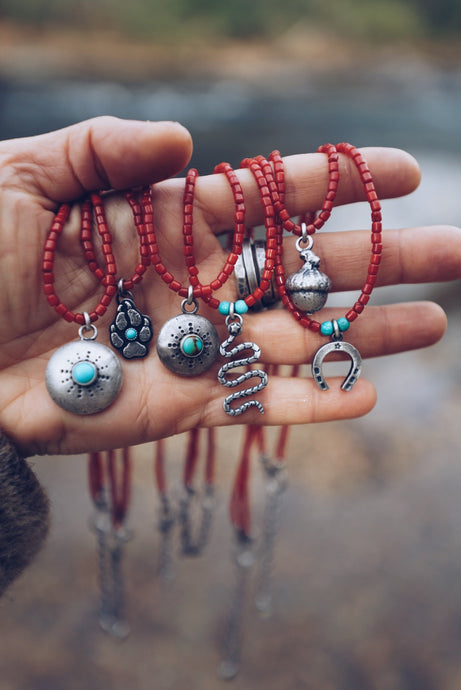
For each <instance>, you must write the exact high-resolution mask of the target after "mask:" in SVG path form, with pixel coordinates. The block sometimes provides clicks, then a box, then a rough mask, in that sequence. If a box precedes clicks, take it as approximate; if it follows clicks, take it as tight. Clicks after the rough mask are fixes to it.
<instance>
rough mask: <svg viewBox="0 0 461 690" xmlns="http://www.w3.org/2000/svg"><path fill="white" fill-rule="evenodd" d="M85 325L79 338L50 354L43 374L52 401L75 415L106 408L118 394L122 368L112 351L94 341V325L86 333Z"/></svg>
mask: <svg viewBox="0 0 461 690" xmlns="http://www.w3.org/2000/svg"><path fill="white" fill-rule="evenodd" d="M88 330H89V328H88V326H82V327H81V328H80V330H79V335H80V340H77V341H73V342H71V343H68V344H67V345H63V346H62V347H60V348H59V349H58V350H56V352H55V353H54V354H53V355H52V356H51V358H50V360H49V362H48V365H47V368H46V374H45V383H46V387H47V389H48V393H49V394H50V396H51V397H52V398H53V400H54V401H55V403H56V404H57V405H59V407H62V408H63V409H64V410H67V411H68V412H73V413H74V414H85V415H86V414H95V413H96V412H101V411H102V410H105V409H106V407H109V405H111V404H112V403H113V402H114V400H115V398H116V397H117V395H118V392H119V390H120V387H121V385H122V368H121V366H120V362H119V360H118V358H117V356H116V355H115V354H114V353H113V352H112V350H111V349H110V348H108V347H106V346H105V345H102V344H101V343H96V342H95V338H96V335H97V330H96V328H95V327H94V326H93V325H91V330H92V334H91V335H90V336H85V335H84V334H85V332H87V331H88Z"/></svg>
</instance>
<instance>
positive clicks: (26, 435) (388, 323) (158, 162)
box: [0, 118, 461, 454]
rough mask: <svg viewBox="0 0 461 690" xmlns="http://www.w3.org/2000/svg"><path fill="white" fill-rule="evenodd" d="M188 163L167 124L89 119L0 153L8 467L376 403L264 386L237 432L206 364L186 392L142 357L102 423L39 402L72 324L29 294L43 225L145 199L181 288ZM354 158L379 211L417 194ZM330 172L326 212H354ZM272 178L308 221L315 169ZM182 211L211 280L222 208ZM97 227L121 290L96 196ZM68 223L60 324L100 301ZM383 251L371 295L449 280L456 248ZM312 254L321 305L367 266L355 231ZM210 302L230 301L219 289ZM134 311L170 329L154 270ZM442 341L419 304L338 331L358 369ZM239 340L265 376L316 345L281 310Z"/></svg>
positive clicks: (252, 209) (344, 413)
mask: <svg viewBox="0 0 461 690" xmlns="http://www.w3.org/2000/svg"><path fill="white" fill-rule="evenodd" d="M190 152H191V142H190V137H189V135H188V133H187V132H186V130H184V129H183V128H182V127H181V126H179V125H177V124H174V123H141V122H128V121H122V120H116V119H114V118H97V119H95V120H92V121H88V122H84V123H80V124H78V125H75V126H72V127H69V128H67V129H65V130H60V131H59V132H54V133H51V134H47V135H43V136H40V137H34V138H30V139H21V140H16V141H6V142H2V143H0V247H1V255H0V262H1V266H0V280H1V282H2V285H1V295H2V299H1V301H0V323H1V324H2V325H1V327H0V427H1V428H2V429H3V430H4V431H6V433H7V434H8V435H9V436H10V437H11V438H12V439H13V440H14V441H15V442H16V443H17V444H18V446H19V447H20V448H21V449H22V450H23V452H25V453H27V454H31V453H36V452H40V453H58V452H59V453H72V452H83V451H86V450H97V449H103V448H110V447H119V446H123V445H128V444H130V445H131V444H136V443H141V442H145V441H150V440H153V439H156V438H160V437H164V436H168V435H171V434H174V433H178V432H181V431H185V430H186V429H189V428H191V427H193V426H199V425H201V426H213V425H224V424H231V423H236V422H237V423H238V422H240V423H241V422H242V421H245V422H253V421H257V422H261V423H265V424H279V423H291V424H295V423H305V422H310V421H326V420H329V419H339V418H344V417H352V416H357V415H361V414H365V413H366V412H368V411H369V410H370V409H371V408H372V406H373V404H374V401H375V392H374V389H373V387H372V385H371V384H370V383H368V382H367V381H366V380H364V379H361V380H359V382H358V383H357V385H356V386H355V387H354V389H353V390H352V391H351V392H350V393H344V392H343V391H341V390H340V389H339V385H334V384H333V385H332V386H331V389H330V391H328V392H327V393H325V392H320V391H319V390H318V389H317V388H316V387H315V385H314V384H313V382H312V380H311V379H310V378H304V377H302V378H299V379H296V380H290V379H286V378H283V377H281V376H273V377H271V379H270V384H269V386H268V387H267V388H266V389H265V390H264V391H263V392H261V393H260V394H259V396H258V398H259V399H260V400H261V402H262V403H263V404H264V407H265V414H264V416H261V415H260V414H259V413H258V412H257V411H256V410H254V409H252V410H249V411H248V412H246V413H245V418H244V419H242V418H237V419H233V418H230V417H228V416H227V415H226V414H225V413H224V411H223V408H222V401H223V398H224V397H225V395H226V393H225V390H224V389H223V388H222V386H221V385H220V384H219V383H218V382H217V379H216V371H217V368H218V366H219V365H218V364H216V365H215V366H214V367H212V368H211V369H210V370H209V371H208V372H207V373H205V374H203V375H201V376H199V377H195V378H191V379H188V378H186V379H184V378H180V377H178V376H175V375H173V374H172V373H171V372H169V371H168V370H167V369H165V368H164V367H163V365H162V364H161V363H160V361H159V359H158V356H157V354H156V352H155V348H152V351H151V353H150V354H149V356H148V357H147V358H145V359H143V360H136V361H123V362H122V368H123V376H124V380H123V387H122V390H121V393H120V395H119V396H118V398H117V399H116V401H115V402H114V403H113V404H112V405H111V406H110V407H109V408H108V409H107V410H105V411H104V412H101V413H99V414H96V415H89V416H79V415H75V414H71V413H69V412H66V411H64V410H62V409H61V408H59V407H58V406H57V405H56V404H55V403H54V402H53V401H52V400H51V398H50V397H49V395H48V393H47V391H46V387H45V382H44V373H45V368H46V364H47V362H48V360H49V358H50V356H51V355H52V353H53V352H54V351H55V350H56V348H57V347H59V346H61V345H63V344H64V343H66V342H69V341H71V340H73V339H76V338H77V327H76V326H75V324H69V323H67V322H65V321H63V320H62V319H61V318H60V317H59V316H58V315H57V314H56V313H55V312H54V310H52V309H51V308H50V307H49V305H48V304H47V302H46V299H45V297H44V295H43V293H42V287H41V281H42V275H41V259H42V252H43V244H44V241H45V238H46V234H47V231H48V229H49V227H50V225H51V223H52V221H53V217H54V213H55V212H56V209H57V208H58V206H59V204H60V203H62V202H63V201H67V202H69V201H73V200H78V199H80V198H81V197H82V196H83V195H84V194H85V193H86V192H87V191H89V190H100V189H113V190H123V189H126V188H129V187H134V186H140V185H146V184H152V183H157V184H155V186H154V188H153V202H154V212H155V227H156V233H157V240H158V244H159V247H160V252H161V255H162V260H163V263H164V264H165V265H166V266H167V267H168V270H169V271H171V272H172V273H173V274H174V275H175V277H176V278H177V279H178V280H180V281H182V282H184V283H185V284H187V279H186V269H185V266H184V257H183V251H182V194H183V186H184V185H183V181H181V180H179V179H168V178H171V176H173V175H175V174H176V173H177V172H179V171H180V170H182V169H183V167H184V166H185V165H186V164H187V162H188V160H189V157H190ZM365 156H366V159H367V161H368V163H369V165H370V168H371V171H372V173H373V176H374V179H375V184H376V188H377V191H378V194H379V195H380V196H381V197H383V198H384V197H392V196H399V195H401V194H406V193H408V192H410V191H411V190H412V189H414V188H415V187H416V185H417V184H418V181H419V171H418V167H417V165H416V163H415V161H414V160H413V159H412V158H411V157H410V156H409V155H408V154H405V153H403V152H401V151H397V150H394V149H368V150H367V151H366V152H365ZM341 165H342V175H341V182H340V188H339V192H338V202H339V203H349V202H352V201H356V200H361V199H362V198H363V197H362V190H361V185H360V182H359V178H358V176H357V174H356V172H355V171H354V170H353V169H352V168H351V167H350V165H349V163H348V161H347V160H342V163H341ZM239 178H240V181H241V183H242V186H243V189H244V193H245V203H246V207H247V224H248V225H256V224H259V223H261V221H262V207H261V204H260V201H259V196H258V192H257V188H256V185H255V183H254V180H253V179H252V176H251V173H250V172H249V171H248V170H241V171H239ZM286 178H287V208H288V209H289V211H290V213H292V214H293V215H296V214H298V213H301V212H304V211H306V210H307V209H311V210H315V209H316V208H318V207H319V206H320V205H321V201H322V199H323V196H324V190H325V185H326V180H327V167H326V162H325V156H323V155H320V154H304V155H299V156H291V157H289V158H287V159H286ZM163 180H164V181H163ZM195 203H196V205H195V207H194V242H195V247H196V251H195V255H196V259H197V265H198V267H199V268H200V274H201V276H202V277H203V280H202V282H204V283H205V282H209V281H210V280H212V279H213V278H214V277H215V276H216V275H217V274H218V273H219V271H220V270H221V268H222V265H223V262H224V257H225V254H224V252H223V250H222V248H221V245H220V243H219V241H218V239H217V237H216V235H218V234H219V233H221V232H223V231H225V230H227V229H229V228H231V227H232V221H233V213H234V203H233V199H232V194H231V191H230V188H229V185H228V182H227V180H226V179H225V177H224V176H222V175H212V176H208V177H203V178H199V180H198V182H197V187H196V200H195ZM106 211H107V218H108V223H109V226H110V229H111V232H112V234H113V237H114V242H113V250H114V254H115V257H116V261H117V269H118V278H128V277H129V276H130V275H131V274H132V272H133V269H134V267H135V265H136V263H137V260H138V243H137V239H136V231H135V229H134V227H133V220H132V216H131V211H130V208H129V206H128V204H127V203H126V201H125V200H124V196H123V194H117V192H114V193H113V194H111V195H110V196H109V197H108V198H107V201H106ZM79 222H80V217H79V212H78V207H76V208H75V209H74V211H73V212H72V214H71V217H70V220H69V222H68V224H67V225H66V227H65V229H64V232H63V235H62V237H61V239H60V242H59V245H58V251H57V257H56V266H55V274H56V285H57V290H58V293H59V296H60V299H61V300H62V301H63V302H64V303H65V304H66V305H67V306H68V307H69V309H71V310H73V311H84V310H86V311H91V310H92V309H93V308H94V306H95V304H97V302H98V301H99V297H100V294H101V286H100V285H99V284H98V283H97V281H96V280H95V278H94V276H93V275H92V274H91V273H90V271H89V270H88V267H87V266H86V264H85V262H84V259H83V257H82V251H81V248H80V245H79ZM434 232H437V233H438V234H439V236H438V242H437V246H438V248H439V249H438V252H439V253H438V256H437V260H436V261H434V253H433V251H432V253H430V252H429V248H432V250H433V244H434V243H433V237H434ZM286 245H287V246H286V251H285V257H286V258H285V263H286V267H287V270H288V271H290V270H295V269H296V268H297V267H298V266H299V260H298V259H297V252H296V250H295V249H294V242H293V240H292V239H291V238H289V239H288V240H286ZM384 246H385V250H384V255H383V263H382V268H381V271H380V284H391V283H396V282H421V281H423V280H424V281H437V280H449V279H453V278H457V277H459V276H460V275H461V235H460V233H459V231H458V230H457V229H456V228H449V227H438V228H437V229H434V228H431V229H424V228H419V229H409V230H404V231H388V232H386V233H385V236H384ZM315 249H316V253H318V254H319V255H320V256H321V257H322V270H323V271H325V272H326V273H327V274H328V275H329V276H330V278H331V279H332V282H333V289H334V290H359V289H360V287H361V284H362V283H363V278H364V275H365V274H366V267H367V263H368V255H369V240H368V232H367V231H363V232H361V231H357V232H349V233H348V235H347V242H345V241H344V236H343V234H342V233H326V234H324V235H323V236H322V235H319V237H318V238H317V239H316V246H315ZM218 296H219V297H220V298H221V299H235V297H236V295H235V286H234V283H233V280H232V279H231V280H229V281H228V283H227V284H226V286H225V287H224V288H223V289H222V290H221V291H220V293H219V295H218ZM134 299H135V302H136V304H137V306H138V307H139V308H140V310H141V311H142V312H143V313H146V314H148V315H149V316H150V318H151V319H152V322H153V325H154V332H155V333H156V334H157V333H158V331H159V329H160V328H161V326H162V325H163V324H164V323H165V321H167V320H168V319H169V318H171V317H172V316H174V315H176V314H178V313H180V301H181V300H180V298H178V296H177V295H176V294H175V293H173V292H172V291H171V290H169V289H168V288H167V286H166V285H165V284H164V283H163V282H162V281H161V279H160V278H159V277H158V276H157V275H156V274H155V272H154V271H153V270H149V271H148V272H147V273H146V275H145V277H144V280H143V282H142V283H141V284H140V285H139V286H137V287H136V288H135V292H134ZM345 306H348V305H345ZM108 311H109V312H110V311H111V308H109V310H108ZM344 311H347V309H345V310H342V311H341V310H333V309H325V310H324V318H325V319H328V318H332V317H335V316H339V315H343V314H344ZM200 314H202V315H204V316H206V317H207V318H209V319H210V320H211V321H213V322H214V323H215V325H216V327H217V328H218V332H219V334H220V336H222V338H223V339H224V338H225V337H226V333H227V331H226V329H225V327H224V325H223V317H221V316H220V315H219V314H217V313H216V312H215V311H213V310H210V309H207V308H206V307H205V306H200ZM322 316H323V314H322ZM112 318H113V313H111V314H108V315H107V316H106V317H104V318H103V319H100V321H98V322H97V327H98V329H99V337H98V340H100V341H101V342H104V343H107V342H108V325H109V323H110V321H111V320H112ZM322 320H324V319H322ZM444 328H445V316H444V314H443V312H442V310H441V309H440V308H439V307H437V305H435V304H432V303H413V304H411V305H409V304H401V305H391V306H386V307H368V309H367V310H366V312H365V313H364V315H363V316H361V318H360V319H358V320H357V322H355V323H354V325H353V328H351V336H350V340H351V341H352V342H354V345H356V346H357V347H358V349H359V350H360V351H361V353H362V355H363V356H377V355H382V354H390V353H392V352H397V351H401V350H404V349H410V348H414V347H423V346H425V345H429V344H431V343H433V342H435V341H436V340H437V339H438V338H440V336H441V335H442V333H443V331H444ZM244 338H245V340H254V341H255V342H257V343H258V345H260V347H261V349H262V358H261V361H262V362H263V363H265V364H295V363H306V362H309V361H311V359H312V356H313V354H314V352H315V351H316V349H317V348H318V347H319V345H320V344H321V343H322V342H323V340H322V339H321V338H320V337H318V336H316V335H314V334H312V333H311V332H309V331H308V332H306V331H305V330H304V329H303V328H301V327H300V326H299V325H298V324H297V323H296V322H295V321H294V320H293V319H292V317H291V316H290V315H289V314H288V313H286V312H285V310H273V311H270V312H264V313H259V314H249V315H247V316H245V322H244Z"/></svg>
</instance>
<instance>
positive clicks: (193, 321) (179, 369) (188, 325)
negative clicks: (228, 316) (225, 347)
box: [157, 300, 219, 376]
mask: <svg viewBox="0 0 461 690" xmlns="http://www.w3.org/2000/svg"><path fill="white" fill-rule="evenodd" d="M186 304H187V300H184V302H183V303H182V310H183V313H182V314H179V315H178V316H174V317H173V318H172V319H170V320H169V321H167V322H166V323H165V324H164V325H163V326H162V328H161V329H160V332H159V334H158V338H157V352H158V356H159V357H160V360H161V362H162V364H163V365H164V366H166V368H167V369H169V370H170V371H172V372H173V373H174V374H178V375H179V376H198V375H199V374H203V372H205V371H207V370H208V369H209V368H210V367H211V366H212V364H213V363H214V362H215V360H216V357H217V355H218V350H219V338H218V334H217V332H216V329H215V327H214V326H213V324H212V323H210V321H208V319H205V317H203V316H199V315H198V314H196V311H197V308H198V307H197V303H196V302H195V301H194V302H193V305H194V306H193V309H192V311H187V310H186Z"/></svg>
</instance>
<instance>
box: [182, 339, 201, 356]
mask: <svg viewBox="0 0 461 690" xmlns="http://www.w3.org/2000/svg"><path fill="white" fill-rule="evenodd" d="M181 350H182V351H183V353H184V354H185V355H187V356H188V357H197V356H198V355H199V354H200V353H201V351H202V350H203V341H202V339H201V338H199V336H198V335H186V337H185V338H183V339H182V341H181Z"/></svg>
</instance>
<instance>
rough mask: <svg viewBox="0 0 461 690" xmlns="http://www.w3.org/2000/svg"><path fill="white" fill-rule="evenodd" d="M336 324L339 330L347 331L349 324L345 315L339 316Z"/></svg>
mask: <svg viewBox="0 0 461 690" xmlns="http://www.w3.org/2000/svg"><path fill="white" fill-rule="evenodd" d="M337 324H338V328H339V330H340V331H347V329H348V328H349V326H350V325H351V324H350V323H349V321H348V320H347V319H346V317H345V316H343V317H341V318H340V319H337Z"/></svg>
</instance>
